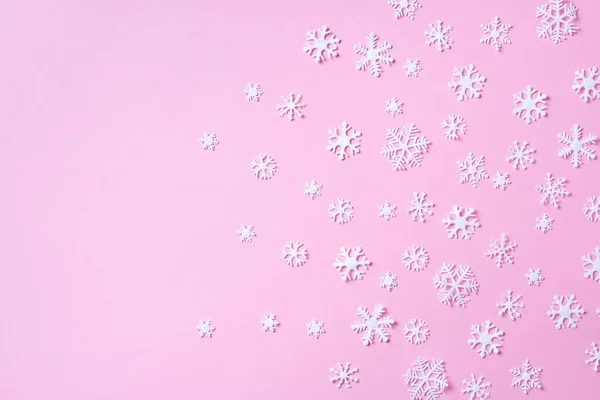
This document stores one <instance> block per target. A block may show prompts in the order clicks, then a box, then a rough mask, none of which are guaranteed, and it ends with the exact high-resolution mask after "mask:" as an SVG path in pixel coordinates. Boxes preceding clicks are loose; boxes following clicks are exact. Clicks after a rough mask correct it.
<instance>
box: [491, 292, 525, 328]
mask: <svg viewBox="0 0 600 400" xmlns="http://www.w3.org/2000/svg"><path fill="white" fill-rule="evenodd" d="M522 297H523V296H521V295H520V294H518V295H516V296H513V291H512V290H511V289H508V291H507V292H506V295H502V300H500V302H499V303H496V307H498V314H499V315H504V314H508V317H509V318H510V320H511V321H514V320H516V319H517V318H520V317H521V313H520V312H519V309H520V308H525V304H523V303H522V302H520V301H519V300H521V298H522Z"/></svg>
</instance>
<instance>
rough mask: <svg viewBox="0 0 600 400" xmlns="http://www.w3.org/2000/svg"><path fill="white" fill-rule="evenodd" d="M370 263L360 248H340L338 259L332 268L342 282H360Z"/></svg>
mask: <svg viewBox="0 0 600 400" xmlns="http://www.w3.org/2000/svg"><path fill="white" fill-rule="evenodd" d="M369 265H371V261H370V260H369V259H368V258H367V256H366V255H365V253H364V252H363V249H362V247H360V246H359V247H348V248H347V247H341V248H340V253H339V254H338V258H336V259H335V262H334V263H333V266H334V267H335V269H337V270H338V272H339V273H340V275H341V276H342V280H343V281H349V280H361V279H362V278H363V274H364V273H365V272H366V271H367V270H368V269H369Z"/></svg>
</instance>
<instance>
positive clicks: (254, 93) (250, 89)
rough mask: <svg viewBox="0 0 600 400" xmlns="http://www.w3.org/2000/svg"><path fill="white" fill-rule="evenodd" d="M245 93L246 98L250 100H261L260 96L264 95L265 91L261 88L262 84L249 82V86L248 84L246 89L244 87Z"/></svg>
mask: <svg viewBox="0 0 600 400" xmlns="http://www.w3.org/2000/svg"><path fill="white" fill-rule="evenodd" d="M244 94H245V95H246V100H248V101H251V100H254V101H259V100H260V96H262V94H263V92H262V90H261V89H260V85H259V84H258V83H257V84H254V83H249V84H248V86H246V89H244Z"/></svg>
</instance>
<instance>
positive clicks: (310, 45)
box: [303, 26, 340, 62]
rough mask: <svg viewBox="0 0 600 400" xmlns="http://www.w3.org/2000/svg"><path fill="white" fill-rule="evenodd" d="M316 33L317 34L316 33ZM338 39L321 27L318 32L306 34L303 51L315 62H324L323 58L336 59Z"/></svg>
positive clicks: (325, 27)
mask: <svg viewBox="0 0 600 400" xmlns="http://www.w3.org/2000/svg"><path fill="white" fill-rule="evenodd" d="M317 32H318V33H317ZM339 42H340V39H338V38H337V37H335V35H334V34H333V33H332V32H331V31H330V30H329V28H327V26H323V27H322V28H320V29H319V30H318V31H316V30H314V31H309V32H307V33H306V45H305V46H304V48H303V50H304V52H305V53H307V54H308V55H309V56H311V57H313V58H314V59H315V62H321V61H325V58H326V57H327V58H330V59H331V58H333V57H337V55H338V53H337V51H336V50H337V48H338V43H339Z"/></svg>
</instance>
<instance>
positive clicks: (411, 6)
mask: <svg viewBox="0 0 600 400" xmlns="http://www.w3.org/2000/svg"><path fill="white" fill-rule="evenodd" d="M388 4H389V5H390V6H391V7H392V8H393V9H394V17H396V18H400V17H406V18H409V19H415V12H417V10H418V9H419V8H421V4H420V3H419V2H418V1H417V0H388Z"/></svg>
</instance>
